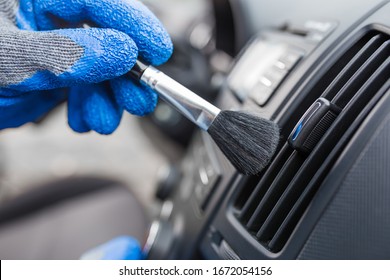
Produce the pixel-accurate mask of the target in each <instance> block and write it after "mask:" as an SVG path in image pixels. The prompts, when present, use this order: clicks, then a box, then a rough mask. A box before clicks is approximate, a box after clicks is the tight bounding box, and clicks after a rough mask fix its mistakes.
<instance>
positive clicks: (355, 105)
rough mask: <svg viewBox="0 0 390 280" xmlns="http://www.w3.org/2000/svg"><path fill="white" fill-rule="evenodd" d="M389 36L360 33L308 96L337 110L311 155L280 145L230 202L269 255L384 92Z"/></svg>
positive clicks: (389, 63) (289, 232)
mask: <svg viewBox="0 0 390 280" xmlns="http://www.w3.org/2000/svg"><path fill="white" fill-rule="evenodd" d="M389 34H390V32H389V30H387V29H386V28H382V27H381V26H376V27H375V28H370V29H369V30H367V29H365V30H364V31H363V32H362V31H361V32H360V36H359V37H358V38H357V39H356V40H355V41H353V42H351V43H350V46H349V47H347V48H344V51H343V53H342V55H341V56H340V57H338V58H336V59H335V60H334V61H333V63H332V65H331V66H330V67H329V69H328V70H327V71H326V72H325V74H324V75H322V77H321V78H320V79H319V80H318V81H317V83H316V84H314V86H313V87H312V88H311V90H310V91H309V92H308V95H310V98H314V99H315V98H319V97H323V98H325V99H327V100H329V101H330V102H331V103H332V104H335V105H337V106H338V107H339V108H341V109H342V111H341V112H340V114H339V116H338V117H337V118H336V119H335V121H334V122H333V124H332V125H331V126H330V128H329V129H328V130H327V131H326V133H325V134H324V135H323V137H322V138H321V140H320V141H319V142H318V143H317V145H316V146H315V147H314V149H313V151H312V152H311V153H310V154H308V155H305V154H303V153H300V152H298V151H296V150H293V149H292V148H291V147H290V146H289V144H288V143H285V144H284V146H283V147H282V149H281V150H280V152H279V153H278V155H277V156H276V157H275V159H274V160H273V162H272V164H271V165H270V166H269V167H268V169H267V170H266V171H265V173H264V174H263V176H262V177H261V179H260V181H259V180H258V179H257V181H255V180H250V182H251V184H247V185H244V186H243V188H242V189H241V191H240V192H239V193H238V198H237V199H235V200H234V203H233V210H234V211H233V213H234V215H235V217H236V219H237V220H238V221H239V222H240V223H241V224H242V226H243V227H244V228H245V230H246V231H247V232H249V233H250V234H251V236H252V237H253V238H255V239H256V240H257V241H258V242H259V243H260V244H262V245H263V246H264V247H265V248H267V249H268V250H269V251H271V252H273V253H277V252H279V251H281V250H282V249H283V248H284V246H285V245H286V243H287V241H288V239H289V238H290V237H291V236H292V234H293V232H294V230H295V228H296V226H297V224H298V223H299V221H300V220H301V218H302V217H303V215H304V213H305V211H306V209H307V208H308V206H309V204H310V202H311V200H312V198H313V197H314V195H315V193H316V192H317V190H318V188H319V187H320V185H321V183H322V181H323V180H324V178H325V177H326V175H327V173H328V172H329V170H330V168H331V167H332V164H333V163H334V162H335V160H336V159H337V157H338V155H340V153H341V152H342V150H343V148H344V147H345V145H346V144H347V143H348V141H349V139H350V138H351V137H352V135H353V134H354V132H355V131H356V130H357V128H358V127H359V125H360V124H361V122H362V121H363V120H364V118H365V116H366V115H367V114H368V113H369V112H370V111H371V109H372V108H373V107H374V105H375V104H376V103H377V102H378V100H379V99H380V98H381V96H382V95H383V94H384V93H385V92H386V90H387V89H388V88H389V83H390V81H389V75H388V73H390V60H389V54H390V36H389ZM344 47H345V46H344ZM256 183H257V184H256Z"/></svg>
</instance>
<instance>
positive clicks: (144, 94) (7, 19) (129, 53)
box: [0, 0, 172, 134]
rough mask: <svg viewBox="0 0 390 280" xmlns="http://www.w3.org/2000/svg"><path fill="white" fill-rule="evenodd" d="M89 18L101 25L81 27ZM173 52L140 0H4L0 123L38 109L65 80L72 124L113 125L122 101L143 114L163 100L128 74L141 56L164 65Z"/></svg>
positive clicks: (10, 123) (102, 129)
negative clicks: (128, 76) (126, 74)
mask: <svg viewBox="0 0 390 280" xmlns="http://www.w3.org/2000/svg"><path fill="white" fill-rule="evenodd" d="M85 22H88V23H91V22H92V23H93V25H94V26H98V27H99V28H89V29H84V28H78V27H80V26H81V25H82V23H85ZM64 26H65V27H67V28H68V29H58V28H60V27H64ZM171 53H172V43H171V40H170V38H169V35H168V34H167V32H166V31H165V29H164V28H163V26H162V25H161V23H160V22H159V21H158V20H157V19H156V17H155V16H154V15H153V14H152V13H151V12H150V11H149V10H148V9H147V8H146V7H145V6H144V5H142V4H141V3H139V2H138V1H136V0H94V1H90V0H20V1H19V0H0V129H1V128H7V127H16V126H19V125H22V124H24V123H26V122H29V121H33V120H35V119H36V118H38V117H40V116H41V115H43V114H44V113H46V112H47V111H48V110H49V109H50V108H52V107H54V106H55V105H56V104H58V102H59V101H61V100H63V98H64V96H65V95H64V90H63V88H67V91H68V120H69V125H70V126H71V127H72V128H73V129H74V130H75V131H78V132H86V131H89V130H95V131H97V132H98V133H102V134H109V133H112V132H113V131H114V130H115V129H116V128H117V126H118V125H119V122H120V119H121V116H122V112H123V109H125V110H127V111H128V112H130V113H132V114H136V115H139V116H143V115H145V114H147V113H149V112H151V111H153V110H154V108H155V106H156V103H157V96H156V94H155V93H154V92H153V91H151V90H149V89H147V88H145V87H143V86H140V85H138V84H136V83H135V82H133V81H132V80H130V79H128V78H126V77H124V76H123V75H124V74H125V73H127V72H128V71H129V70H130V69H131V67H132V66H133V64H134V63H135V60H136V59H137V57H138V56H140V57H141V58H142V59H143V60H144V61H146V62H148V63H150V64H154V65H159V64H161V63H164V62H165V61H166V60H167V59H168V58H169V57H170V55H171Z"/></svg>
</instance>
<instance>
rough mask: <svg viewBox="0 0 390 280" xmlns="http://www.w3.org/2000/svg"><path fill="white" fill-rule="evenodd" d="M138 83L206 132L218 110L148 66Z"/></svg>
mask: <svg viewBox="0 0 390 280" xmlns="http://www.w3.org/2000/svg"><path fill="white" fill-rule="evenodd" d="M140 81H141V82H142V83H144V84H146V85H147V86H149V87H150V88H152V89H154V90H155V91H156V92H157V93H158V94H159V96H160V97H161V98H162V99H163V100H164V101H166V102H167V103H169V104H170V105H172V106H173V107H174V108H176V109H177V110H178V111H180V112H181V113H182V114H183V115H185V116H186V117H187V118H188V119H189V120H190V121H192V122H193V123H195V124H196V125H198V126H199V127H200V128H201V129H203V130H206V131H207V130H208V128H209V127H210V125H211V124H212V122H213V121H214V119H215V117H216V116H217V115H218V114H219V113H220V112H221V110H220V109H218V108H217V107H215V106H214V105H212V104H211V103H209V102H207V101H206V100H204V99H203V98H201V97H199V96H198V95H197V94H195V93H194V92H192V91H190V90H189V89H187V88H186V87H184V86H182V85H181V84H179V83H178V82H176V81H175V80H173V79H172V78H170V77H168V76H167V75H165V74H164V73H162V72H160V71H159V70H157V69H156V68H154V67H153V66H148V68H146V69H145V70H144V72H143V74H142V76H141V78H140Z"/></svg>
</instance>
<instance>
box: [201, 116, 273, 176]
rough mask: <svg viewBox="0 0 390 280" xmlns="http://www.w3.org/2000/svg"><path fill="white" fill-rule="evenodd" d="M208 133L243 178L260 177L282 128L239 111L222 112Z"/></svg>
mask: <svg viewBox="0 0 390 280" xmlns="http://www.w3.org/2000/svg"><path fill="white" fill-rule="evenodd" d="M207 132H208V133H209V134H210V136H211V137H212V138H213V139H214V141H215V143H216V144H217V145H218V147H219V148H220V149H221V151H222V152H223V153H224V154H225V156H226V157H227V158H228V159H229V161H230V162H231V163H232V164H233V165H234V167H235V168H236V169H237V170H238V171H239V172H240V173H243V174H246V175H255V174H257V173H259V172H260V171H261V170H262V169H263V168H264V167H265V166H266V165H267V164H268V163H269V161H270V160H271V158H272V156H273V154H274V153H275V151H276V148H277V146H278V142H279V127H278V126H277V125H276V124H275V123H274V122H272V121H270V120H267V119H264V118H261V117H258V116H255V115H252V114H248V113H245V112H236V111H229V110H228V111H221V112H220V113H219V114H218V116H217V117H216V118H215V120H214V121H213V123H212V124H211V126H210V127H209V129H208V130H207Z"/></svg>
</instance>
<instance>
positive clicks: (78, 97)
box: [68, 88, 90, 133]
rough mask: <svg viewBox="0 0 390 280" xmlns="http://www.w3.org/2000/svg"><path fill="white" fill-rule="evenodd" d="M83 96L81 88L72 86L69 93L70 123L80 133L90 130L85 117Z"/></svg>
mask: <svg viewBox="0 0 390 280" xmlns="http://www.w3.org/2000/svg"><path fill="white" fill-rule="evenodd" d="M82 97H83V94H82V91H81V89H79V88H72V89H71V90H70V92H69V94H68V124H69V126H70V128H71V129H73V130H74V131H75V132H78V133H85V132H89V131H90V128H89V127H88V125H87V124H86V123H85V121H84V119H83V113H82V104H83V98H82Z"/></svg>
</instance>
